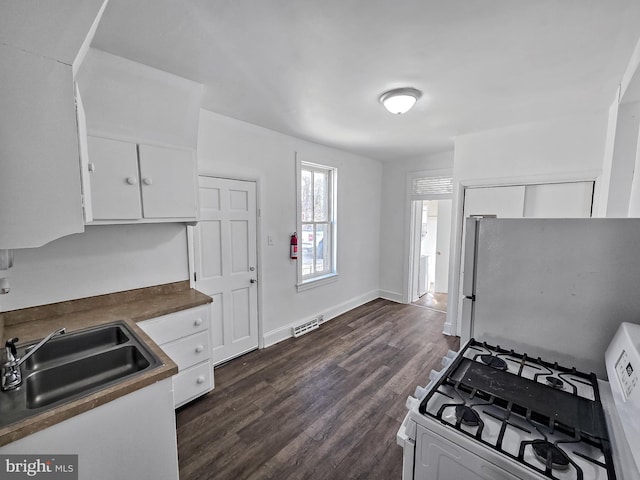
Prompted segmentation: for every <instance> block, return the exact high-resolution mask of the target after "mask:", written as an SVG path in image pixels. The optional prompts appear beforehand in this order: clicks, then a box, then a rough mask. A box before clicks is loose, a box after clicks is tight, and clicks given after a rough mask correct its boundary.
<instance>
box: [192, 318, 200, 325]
mask: <svg viewBox="0 0 640 480" xmlns="http://www.w3.org/2000/svg"><path fill="white" fill-rule="evenodd" d="M193 325H194V326H196V327H199V326H200V325H202V319H201V318H196V321H195V322H193Z"/></svg>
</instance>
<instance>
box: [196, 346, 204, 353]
mask: <svg viewBox="0 0 640 480" xmlns="http://www.w3.org/2000/svg"><path fill="white" fill-rule="evenodd" d="M203 350H204V346H203V345H198V346H197V347H196V353H201V352H202V351H203Z"/></svg>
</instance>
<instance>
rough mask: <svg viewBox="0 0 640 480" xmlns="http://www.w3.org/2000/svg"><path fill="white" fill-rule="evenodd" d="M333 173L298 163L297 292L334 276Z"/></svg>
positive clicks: (326, 168)
mask: <svg viewBox="0 0 640 480" xmlns="http://www.w3.org/2000/svg"><path fill="white" fill-rule="evenodd" d="M336 177H337V173H336V169H335V168H332V167H327V166H323V165H317V164H312V163H307V162H302V161H301V162H299V167H298V194H299V204H298V243H299V245H300V256H299V257H298V288H299V289H300V287H301V286H302V285H309V284H311V283H312V282H313V283H314V284H320V283H324V282H321V281H322V280H328V279H330V278H332V277H335V276H336V219H335V207H336Z"/></svg>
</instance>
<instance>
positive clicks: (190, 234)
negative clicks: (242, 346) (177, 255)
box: [187, 172, 265, 350]
mask: <svg viewBox="0 0 640 480" xmlns="http://www.w3.org/2000/svg"><path fill="white" fill-rule="evenodd" d="M197 177H213V178H220V179H223V180H237V181H240V182H253V183H255V185H256V268H257V271H258V275H257V278H258V285H257V290H258V292H257V293H258V305H257V307H258V349H260V350H262V349H263V348H264V345H265V341H264V326H263V321H262V279H263V275H262V242H261V239H262V210H261V208H260V205H261V203H262V190H261V188H260V177H250V176H248V177H243V176H235V175H218V174H215V173H206V172H198V174H197ZM199 190H200V189H199V187H198V218H199V217H200V196H199ZM195 225H196V224H195V223H192V224H188V225H187V256H188V263H189V286H190V287H191V288H196V281H195V279H194V272H195V269H196V268H195V262H196V260H195V247H194V235H195V234H194V227H195Z"/></svg>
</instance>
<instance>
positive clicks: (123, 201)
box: [87, 136, 197, 223]
mask: <svg viewBox="0 0 640 480" xmlns="http://www.w3.org/2000/svg"><path fill="white" fill-rule="evenodd" d="M88 138H89V141H88V147H89V149H88V165H87V168H88V170H89V172H90V173H89V178H90V192H91V206H92V207H91V217H92V218H93V221H94V222H97V223H129V222H130V221H140V222H155V221H174V220H175V221H194V220H196V217H197V204H196V189H195V187H194V185H195V182H196V165H195V156H194V152H193V151H192V150H189V149H183V148H173V147H164V146H156V145H144V144H135V143H132V142H127V141H120V140H113V139H110V138H101V137H94V136H89V137H88Z"/></svg>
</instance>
